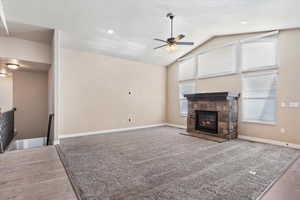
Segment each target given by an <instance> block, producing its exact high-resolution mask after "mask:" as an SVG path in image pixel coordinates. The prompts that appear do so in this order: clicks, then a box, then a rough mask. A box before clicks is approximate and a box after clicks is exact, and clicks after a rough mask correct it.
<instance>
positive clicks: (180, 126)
mask: <svg viewBox="0 0 300 200" xmlns="http://www.w3.org/2000/svg"><path fill="white" fill-rule="evenodd" d="M166 126H170V127H175V128H181V129H186V126H182V125H177V124H168V123H167V124H166Z"/></svg>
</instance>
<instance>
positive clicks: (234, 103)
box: [185, 92, 239, 139]
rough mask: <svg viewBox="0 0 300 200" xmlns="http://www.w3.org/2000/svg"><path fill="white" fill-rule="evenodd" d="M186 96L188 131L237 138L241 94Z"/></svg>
mask: <svg viewBox="0 0 300 200" xmlns="http://www.w3.org/2000/svg"><path fill="white" fill-rule="evenodd" d="M185 97H186V98H187V99H188V116H187V132H189V133H193V134H194V133H200V134H206V135H211V136H216V137H219V138H223V139H235V138H237V136H238V132H237V126H238V98H239V94H237V93H230V92H216V93H197V94H188V95H185Z"/></svg>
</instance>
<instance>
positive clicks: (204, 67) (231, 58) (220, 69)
mask: <svg viewBox="0 0 300 200" xmlns="http://www.w3.org/2000/svg"><path fill="white" fill-rule="evenodd" d="M236 51H237V50H236V45H235V44H232V45H227V46H224V47H220V48H217V49H214V50H210V51H207V52H205V53H202V54H199V55H198V59H197V61H198V77H200V78H201V77H209V76H217V75H225V74H231V73H235V72H236V71H237V65H236V60H237V53H236Z"/></svg>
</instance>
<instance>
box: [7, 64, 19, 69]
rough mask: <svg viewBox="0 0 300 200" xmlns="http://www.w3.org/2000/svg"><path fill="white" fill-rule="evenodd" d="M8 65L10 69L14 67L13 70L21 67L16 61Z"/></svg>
mask: <svg viewBox="0 0 300 200" xmlns="http://www.w3.org/2000/svg"><path fill="white" fill-rule="evenodd" d="M6 66H7V67H8V68H9V69H12V70H17V69H19V67H20V65H18V64H14V63H7V64H6Z"/></svg>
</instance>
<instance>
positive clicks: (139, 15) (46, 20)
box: [3, 0, 300, 65]
mask: <svg viewBox="0 0 300 200" xmlns="http://www.w3.org/2000/svg"><path fill="white" fill-rule="evenodd" d="M3 5H4V11H5V15H6V18H7V21H8V22H14V23H15V22H17V23H23V24H31V25H35V26H42V27H45V28H56V29H59V30H61V31H62V32H63V34H62V42H63V46H64V47H67V48H74V49H80V50H84V51H93V52H96V53H99V54H104V55H111V56H115V57H121V58H127V59H132V60H137V61H141V62H144V63H151V64H158V65H167V64H169V63H171V62H173V61H174V60H175V59H176V58H178V57H180V56H182V55H184V54H185V53H187V52H188V51H190V50H191V49H193V48H194V47H195V46H197V44H200V43H202V42H203V41H204V40H206V39H207V38H209V37H210V36H212V35H219V34H228V33H240V32H252V31H263V30H270V29H280V28H287V27H298V26H300V21H299V19H300V12H299V10H300V0H201V1H200V0H188V1H183V0H109V1H108V0H49V1H41V0H26V1H20V0H3ZM170 11H171V12H173V13H174V14H175V15H176V18H175V34H179V33H183V34H185V35H186V36H187V37H186V38H185V41H194V42H195V45H194V46H192V47H180V48H179V49H178V50H177V51H176V52H172V53H170V52H167V51H166V50H165V49H160V50H153V47H156V46H158V45H160V44H161V43H159V42H156V41H154V40H153V38H163V39H164V38H167V37H168V36H169V34H170V33H169V21H168V19H167V18H166V17H165V15H166V14H167V13H168V12H170ZM8 28H9V27H8ZM109 29H112V30H114V34H108V33H107V31H108V30H109Z"/></svg>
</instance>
